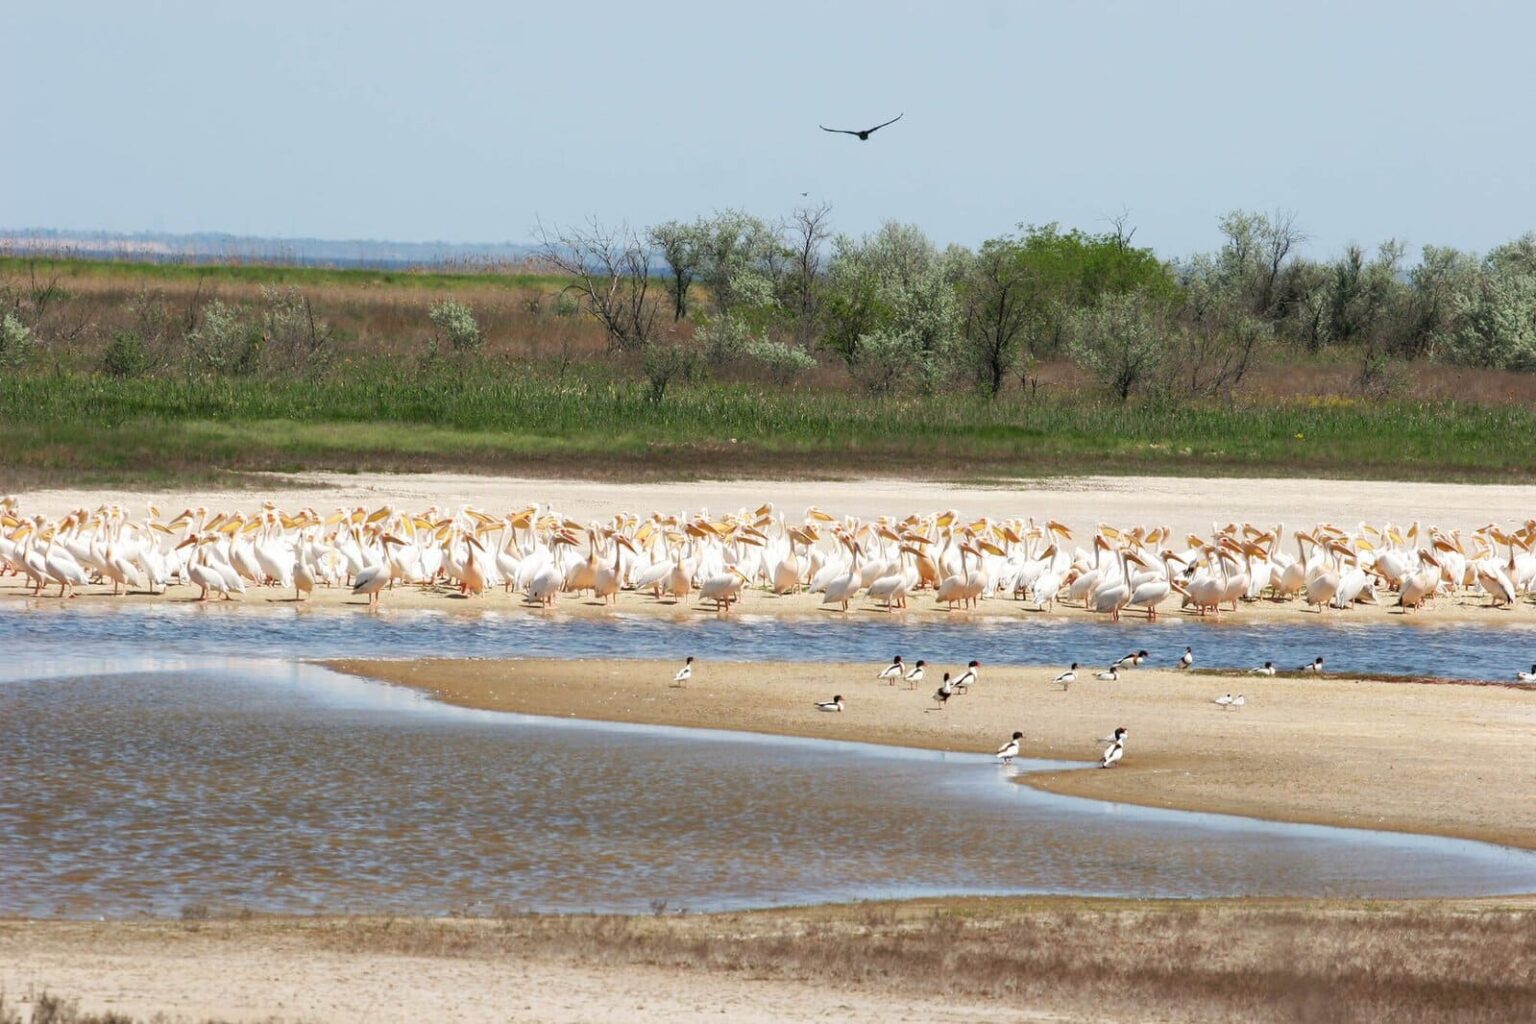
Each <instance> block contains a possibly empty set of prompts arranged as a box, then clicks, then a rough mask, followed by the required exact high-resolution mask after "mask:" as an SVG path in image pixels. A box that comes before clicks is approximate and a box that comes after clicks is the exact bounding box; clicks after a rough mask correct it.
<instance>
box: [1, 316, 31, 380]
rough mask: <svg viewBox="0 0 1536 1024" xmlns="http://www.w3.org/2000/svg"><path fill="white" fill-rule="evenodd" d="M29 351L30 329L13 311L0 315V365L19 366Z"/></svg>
mask: <svg viewBox="0 0 1536 1024" xmlns="http://www.w3.org/2000/svg"><path fill="white" fill-rule="evenodd" d="M31 351H32V329H31V328H30V327H28V326H27V325H26V324H25V323H23V322H22V319H21V317H19V316H17V315H16V314H15V313H6V314H5V316H4V317H0V366H6V367H16V366H20V365H22V364H23V363H25V362H26V361H27V355H28V354H29V353H30V352H31Z"/></svg>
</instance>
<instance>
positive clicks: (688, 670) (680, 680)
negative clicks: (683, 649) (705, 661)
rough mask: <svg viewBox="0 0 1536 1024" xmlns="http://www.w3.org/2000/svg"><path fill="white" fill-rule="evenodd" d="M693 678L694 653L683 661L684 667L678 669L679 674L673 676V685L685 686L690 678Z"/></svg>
mask: <svg viewBox="0 0 1536 1024" xmlns="http://www.w3.org/2000/svg"><path fill="white" fill-rule="evenodd" d="M692 678H693V655H691V654H690V655H688V660H687V661H685V662H683V667H682V668H680V669H678V670H677V675H675V676H673V677H672V685H673V686H685V685H687V683H688V680H690V679H692Z"/></svg>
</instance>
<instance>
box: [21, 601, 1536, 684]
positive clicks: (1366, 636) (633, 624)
mask: <svg viewBox="0 0 1536 1024" xmlns="http://www.w3.org/2000/svg"><path fill="white" fill-rule="evenodd" d="M23 644H24V645H25V649H26V650H28V651H34V652H36V653H38V654H41V655H48V656H52V657H61V656H69V657H80V658H85V659H89V658H91V657H93V656H94V655H96V654H99V653H100V652H104V651H109V650H127V651H131V652H133V653H139V654H145V653H150V654H156V655H159V656H167V655H177V656H183V657H194V658H195V657H204V656H208V655H222V654H226V653H239V652H254V653H260V654H263V655H266V656H275V657H292V658H300V657H303V658H329V657H384V658H409V657H454V656H459V657H487V658H489V657H567V658H662V659H668V660H670V659H674V658H680V657H681V656H682V654H684V653H688V654H694V655H697V656H700V657H704V658H711V659H722V660H724V659H729V660H735V661H769V660H788V661H797V660H811V661H869V662H873V663H880V664H884V663H887V662H889V661H890V658H891V655H892V654H894V653H896V652H901V653H902V654H903V655H904V656H905V657H906V658H907V659H908V660H909V661H911V660H913V659H915V658H926V659H928V660H929V661H933V662H937V663H953V662H960V663H964V662H965V661H967V660H969V659H971V658H979V659H981V661H982V662H983V663H985V664H1002V665H1007V664H1018V665H1057V666H1064V665H1066V664H1068V663H1069V662H1073V661H1077V662H1081V663H1083V664H1084V665H1102V664H1107V663H1108V662H1110V661H1112V660H1113V659H1115V658H1118V657H1120V656H1121V655H1123V654H1124V653H1125V652H1126V651H1128V650H1132V649H1139V648H1145V649H1147V650H1148V651H1150V652H1152V659H1151V664H1152V666H1153V667H1158V666H1164V667H1167V666H1171V665H1172V664H1173V662H1174V661H1175V660H1176V659H1177V657H1178V655H1179V654H1180V653H1182V652H1183V650H1184V648H1185V646H1186V645H1188V646H1192V647H1194V649H1195V652H1196V655H1197V658H1198V661H1197V664H1198V666H1199V667H1203V668H1217V667H1229V668H1240V669H1248V668H1252V667H1253V666H1254V665H1258V664H1261V663H1263V662H1265V661H1274V662H1275V663H1276V664H1277V665H1279V666H1281V667H1283V668H1294V667H1295V666H1297V665H1300V664H1302V663H1304V662H1310V661H1311V660H1312V659H1313V658H1314V657H1317V656H1319V655H1321V656H1322V657H1323V658H1324V659H1325V663H1326V664H1327V666H1328V670H1329V671H1330V672H1339V673H1349V672H1362V673H1385V674H1401V675H1435V676H1445V677H1449V678H1456V679H1496V680H1504V681H1509V680H1511V679H1512V678H1513V675H1514V672H1515V670H1516V669H1524V668H1526V667H1527V666H1529V665H1530V664H1531V663H1532V662H1536V628H1531V627H1524V626H1475V625H1464V624H1456V625H1449V624H1448V625H1428V626H1425V625H1417V624H1411V623H1401V622H1393V623H1372V624H1366V625H1358V624H1352V623H1348V622H1335V621H1328V622H1323V623H1319V624H1316V625H1314V624H1310V623H1308V624H1295V623H1289V622H1288V623H1262V624H1231V623H1215V622H1202V621H1189V620H1181V619H1169V620H1167V621H1159V622H1154V623H1148V622H1145V621H1140V622H1131V621H1123V622H1120V623H1112V622H1109V621H1107V620H1091V621H1084V620H1081V619H1073V620H1060V619H1043V618H1042V619H1040V620H1033V621H1031V620H1026V621H1023V622H1020V621H1017V620H1004V619H986V618H972V619H966V620H964V621H960V622H954V623H948V622H945V623H917V624H912V623H904V622H902V621H901V620H899V619H894V620H880V621H870V620H868V619H856V618H851V617H850V618H843V617H840V616H838V617H834V616H832V615H826V616H823V617H818V618H812V619H773V618H761V617H760V618H740V617H733V618H730V619H717V618H715V617H713V616H709V615H703V616H700V617H698V618H697V619H693V620H688V621H684V622H674V621H663V620H657V619H654V618H651V617H646V616H625V615H613V616H610V617H605V618H585V617H582V618H562V617H559V616H548V617H546V616H538V615H528V614H525V613H514V614H510V615H508V614H503V613H499V612H495V611H487V612H482V613H479V614H470V613H458V612H456V613H448V612H438V611H416V610H402V611H385V612H383V613H381V614H378V615H370V614H367V613H365V612H362V611H360V610H357V609H345V610H338V609H301V608H295V607H287V608H276V609H273V610H253V609H241V608H231V607H221V606H220V605H218V604H213V605H191V604H163V605H133V606H123V607H117V608H113V607H104V606H102V605H95V606H80V605H76V606H64V607H61V606H60V605H59V604H58V602H38V604H37V605H36V607H28V608H18V609H15V610H8V611H7V612H5V613H3V614H0V650H12V649H17V645H23ZM18 670H22V671H24V666H18V665H17V664H16V662H15V660H14V659H12V660H11V661H10V662H8V663H0V674H3V673H6V672H16V671H18Z"/></svg>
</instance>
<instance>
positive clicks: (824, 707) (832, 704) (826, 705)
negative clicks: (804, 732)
mask: <svg viewBox="0 0 1536 1024" xmlns="http://www.w3.org/2000/svg"><path fill="white" fill-rule="evenodd" d="M816 710H817V711H841V710H843V695H842V694H840V693H839V694H837V695H836V696H834V697H833V698H832V699H831V700H818V701H816Z"/></svg>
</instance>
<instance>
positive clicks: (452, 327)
mask: <svg viewBox="0 0 1536 1024" xmlns="http://www.w3.org/2000/svg"><path fill="white" fill-rule="evenodd" d="M427 319H429V320H431V321H432V326H433V327H436V328H437V331H438V335H439V336H440V337H444V338H446V339H447V340H448V346H449V347H450V348H452V349H453V350H454V351H455V352H478V351H480V348H481V346H482V345H484V344H485V339H484V338H483V337H482V336H481V334H480V324H479V322H478V321H476V320H475V311H474V310H473V309H471V308H470V307H469V306H466V305H465V304H464V303H462V302H455V301H454V300H452V299H446V300H444V301H442V302H439V303H438V304H437V305H435V306H433V307H432V308H431V309H430V310H428V312H427Z"/></svg>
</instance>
